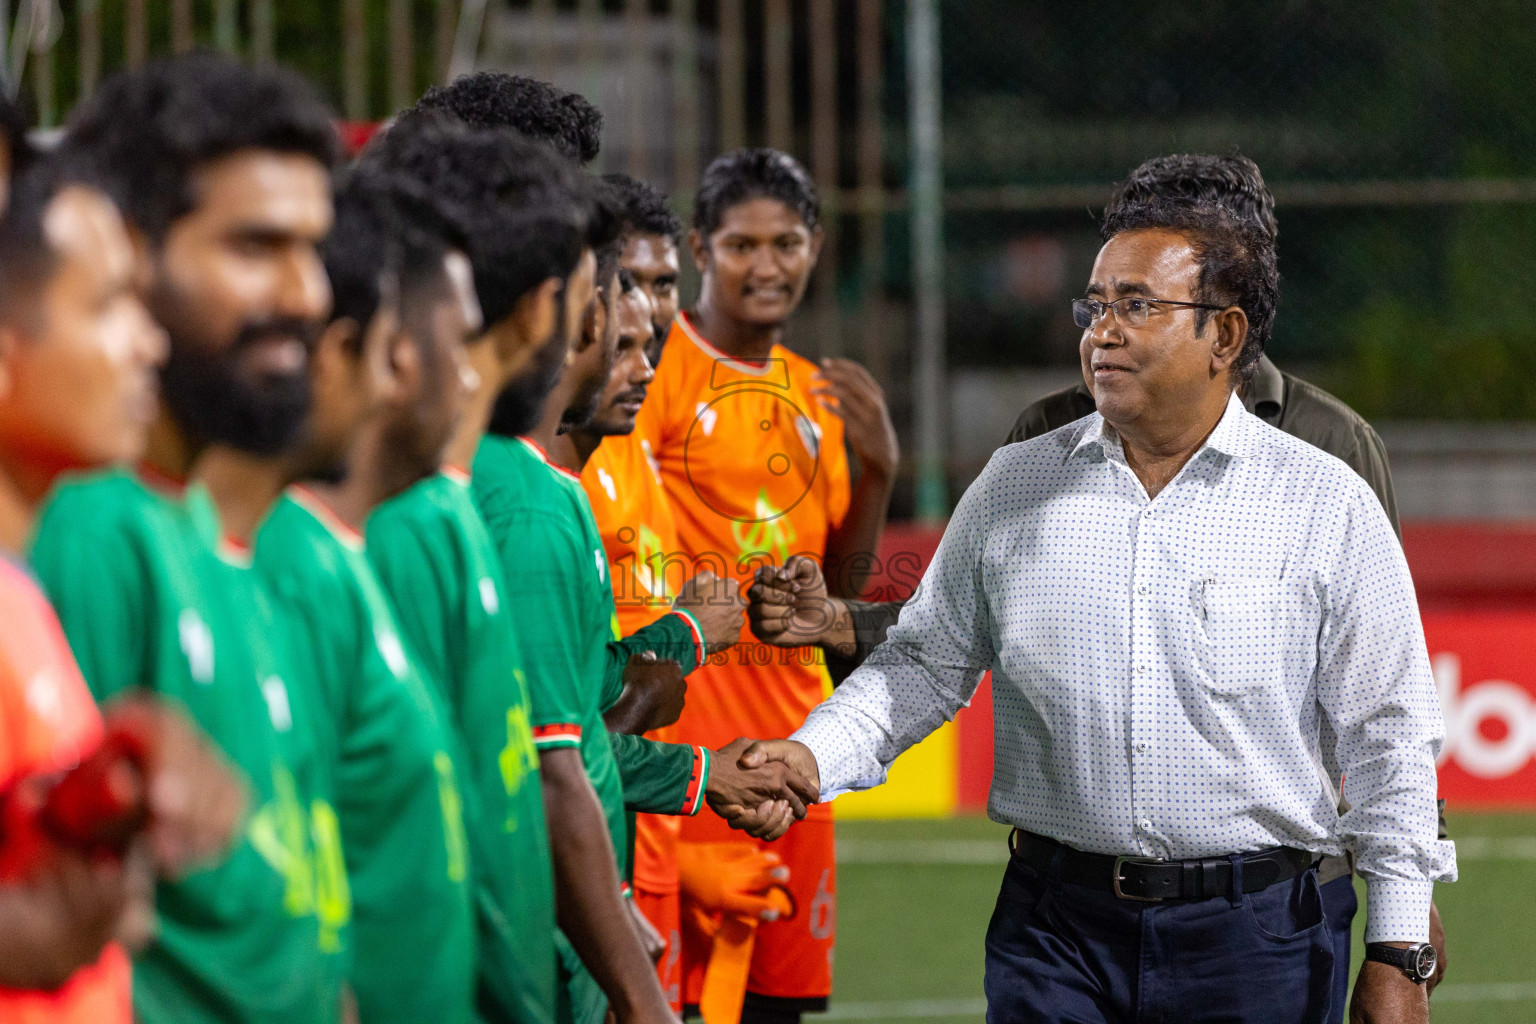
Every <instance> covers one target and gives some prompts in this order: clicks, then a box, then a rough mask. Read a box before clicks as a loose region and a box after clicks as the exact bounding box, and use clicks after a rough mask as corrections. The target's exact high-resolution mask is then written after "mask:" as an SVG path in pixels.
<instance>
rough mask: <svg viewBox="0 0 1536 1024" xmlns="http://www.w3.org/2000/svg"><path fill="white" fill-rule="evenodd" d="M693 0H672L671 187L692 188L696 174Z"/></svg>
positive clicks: (676, 190)
mask: <svg viewBox="0 0 1536 1024" xmlns="http://www.w3.org/2000/svg"><path fill="white" fill-rule="evenodd" d="M694 15H695V12H694V0H672V38H673V41H674V42H675V43H676V45H677V49H676V51H675V52H674V53H673V55H672V180H671V182H670V188H669V189H668V191H670V192H671V193H672V194H673V195H677V194H678V193H679V192H688V191H692V189H693V187H694V185H695V184H696V183H697V181H698V177H699V96H698V94H699V90H700V89H701V88H703V86H704V82H703V81H702V78H703V76H702V75H700V74H699V57H698V53H697V51H696V49H695V47H694V39H695V37H696V35H697V33H698V22H697V20H696V18H695V16H694Z"/></svg>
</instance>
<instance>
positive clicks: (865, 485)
mask: <svg viewBox="0 0 1536 1024" xmlns="http://www.w3.org/2000/svg"><path fill="white" fill-rule="evenodd" d="M895 483H896V481H895V478H894V477H893V476H886V475H882V474H879V473H875V472H870V471H866V472H865V473H863V474H862V475H861V476H860V477H859V481H858V483H856V484H854V485H853V495H852V497H851V499H850V500H849V503H848V514H847V515H846V516H844V517H843V522H842V525H841V526H839V527H838V528H837V529H836V530H835V531H833V533H832V536H830V537H828V538H827V553H826V557H825V558H824V559H823V560H822V564H823V566H824V567H825V569H826V576H827V591H828V592H829V593H830V594H832V595H833V596H835V597H858V596H859V594H861V593H862V592H863V590H864V584H865V582H866V581H867V580H868V579H869V574H870V572H871V571H872V570H873V569H874V565H875V552H876V549H877V548H879V546H880V534H881V533H882V532H884V530H885V513H886V510H887V509H888V508H889V507H890V504H891V491H892V489H893V488H894V487H895Z"/></svg>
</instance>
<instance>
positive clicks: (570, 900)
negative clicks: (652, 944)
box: [540, 750, 666, 1020]
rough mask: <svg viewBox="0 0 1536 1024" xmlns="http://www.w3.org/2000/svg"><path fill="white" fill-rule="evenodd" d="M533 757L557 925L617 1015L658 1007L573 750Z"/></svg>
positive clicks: (661, 1001)
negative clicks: (546, 828) (538, 767)
mask: <svg viewBox="0 0 1536 1024" xmlns="http://www.w3.org/2000/svg"><path fill="white" fill-rule="evenodd" d="M540 761H541V772H542V776H543V785H544V813H545V817H546V818H547V820H548V822H549V846H550V853H551V855H552V859H553V861H554V868H555V913H556V917H557V920H558V922H559V924H560V930H561V931H563V932H564V933H565V936H566V938H568V939H569V940H570V942H571V945H572V946H573V947H574V948H575V950H576V953H577V955H578V956H580V957H581V961H582V963H583V964H585V965H586V967H587V970H588V971H590V972H591V974H592V977H593V979H594V980H596V982H597V984H598V985H599V987H601V988H602V990H603V992H604V994H605V995H607V997H608V1001H609V1004H610V1006H611V1007H612V1008H613V1011H614V1013H615V1014H616V1015H617V1016H618V1017H619V1018H620V1019H621V1020H623V1019H627V1018H632V1017H633V1016H634V1015H635V1014H637V1013H641V1012H654V1011H656V1010H657V1008H658V1007H659V1008H661V1009H662V1010H665V1007H666V1000H665V998H664V996H663V995H662V992H661V986H660V985H659V984H658V983H657V981H656V974H655V972H654V971H653V970H652V969H651V966H650V964H649V963H648V962H647V960H646V956H645V950H644V949H643V948H642V947H641V945H640V940H639V938H638V937H637V936H636V935H635V931H634V928H633V927H632V926H631V925H630V923H629V918H628V915H627V914H626V912H625V909H624V904H623V898H622V897H621V896H620V894H619V875H618V864H617V862H616V861H615V859H614V855H613V846H612V843H611V842H610V840H609V838H608V823H607V821H606V820H605V819H604V817H603V809H602V805H601V804H600V803H599V802H598V800H597V794H596V793H595V792H593V790H592V784H591V782H590V781H588V779H587V775H586V770H585V768H584V767H583V766H582V764H581V755H580V753H579V752H577V751H575V750H564V751H561V750H557V751H552V752H550V753H548V754H545V755H542V757H541V759H540Z"/></svg>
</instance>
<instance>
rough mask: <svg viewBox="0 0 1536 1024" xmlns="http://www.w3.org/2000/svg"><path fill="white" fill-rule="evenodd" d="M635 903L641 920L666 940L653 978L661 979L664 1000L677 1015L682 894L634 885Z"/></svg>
mask: <svg viewBox="0 0 1536 1024" xmlns="http://www.w3.org/2000/svg"><path fill="white" fill-rule="evenodd" d="M634 892H635V906H636V908H638V909H639V911H640V913H642V914H644V915H645V919H646V920H647V921H649V922H651V926H652V927H654V928H655V929H656V930H657V931H659V932H661V937H662V938H663V939H666V940H667V951H666V952H665V953H663V954H662V956H661V963H659V964H657V965H656V977H657V978H658V979H659V980H660V981H661V990H662V992H664V993H666V996H667V1002H669V1003H671V1004H672V1011H673V1012H674V1013H676V1014H679V1015H681V1014H682V1012H683V935H682V922H681V915H682V896H681V894H679V893H678V891H677V890H676V889H674V890H672V891H671V892H666V893H661V892H646V891H645V890H644V889H641V888H639V887H638V886H637V887H635V890H634Z"/></svg>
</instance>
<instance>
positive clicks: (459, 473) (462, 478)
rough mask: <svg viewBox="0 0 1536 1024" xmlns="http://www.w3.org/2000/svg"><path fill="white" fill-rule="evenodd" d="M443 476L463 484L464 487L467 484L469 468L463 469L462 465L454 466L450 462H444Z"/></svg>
mask: <svg viewBox="0 0 1536 1024" xmlns="http://www.w3.org/2000/svg"><path fill="white" fill-rule="evenodd" d="M443 476H445V477H447V478H448V479H449V480H452V481H453V482H454V483H456V484H463V485H464V486H465V487H468V486H469V470H467V469H465V468H464V467H463V466H455V465H454V464H453V463H451V462H448V463H444V464H443Z"/></svg>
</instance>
